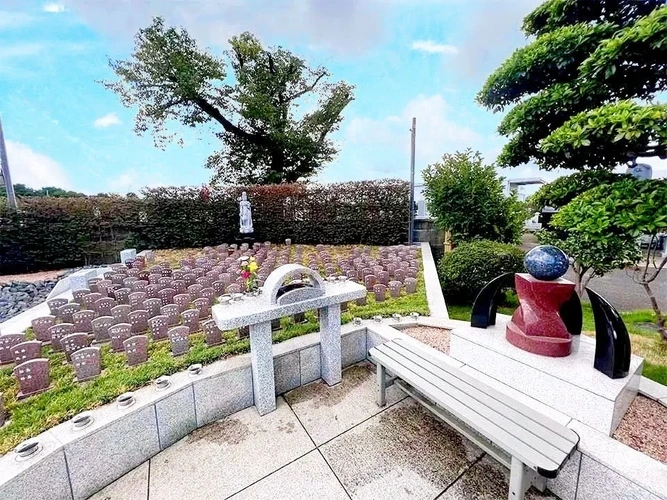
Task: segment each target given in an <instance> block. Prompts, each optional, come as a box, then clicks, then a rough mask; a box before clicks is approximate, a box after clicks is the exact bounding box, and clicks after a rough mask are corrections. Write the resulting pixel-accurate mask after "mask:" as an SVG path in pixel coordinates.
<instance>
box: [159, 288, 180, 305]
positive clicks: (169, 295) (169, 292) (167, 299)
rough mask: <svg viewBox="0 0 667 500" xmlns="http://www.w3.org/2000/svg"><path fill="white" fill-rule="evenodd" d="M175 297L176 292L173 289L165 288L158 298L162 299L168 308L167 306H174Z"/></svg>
mask: <svg viewBox="0 0 667 500" xmlns="http://www.w3.org/2000/svg"><path fill="white" fill-rule="evenodd" d="M175 295H176V290H174V289H173V288H163V289H162V290H160V291H159V292H158V296H159V297H160V300H161V301H162V305H163V306H166V305H167V304H173V302H174V296H175Z"/></svg>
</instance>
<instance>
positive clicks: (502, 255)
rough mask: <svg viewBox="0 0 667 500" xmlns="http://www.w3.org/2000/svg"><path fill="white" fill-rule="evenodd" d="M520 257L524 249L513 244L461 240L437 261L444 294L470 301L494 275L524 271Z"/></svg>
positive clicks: (454, 301) (449, 299) (465, 302)
mask: <svg viewBox="0 0 667 500" xmlns="http://www.w3.org/2000/svg"><path fill="white" fill-rule="evenodd" d="M523 257H524V252H523V251H522V250H521V249H520V248H518V247H515V246H514V245H508V244H504V243H497V242H494V241H485V240H482V241H474V242H470V243H462V244H461V245H459V246H458V247H456V248H455V249H454V251H452V252H450V253H447V254H445V255H444V257H443V258H442V260H441V261H440V265H439V267H440V269H439V271H440V280H441V282H442V291H443V293H444V295H445V298H446V299H447V300H448V301H450V302H452V303H454V304H471V303H472V302H473V301H474V300H475V297H477V294H478V293H479V291H480V290H481V289H482V288H483V287H484V285H486V284H487V283H488V282H489V281H491V280H492V279H493V278H495V277H497V276H499V275H501V274H503V273H510V272H511V273H519V272H523V271H524V265H523Z"/></svg>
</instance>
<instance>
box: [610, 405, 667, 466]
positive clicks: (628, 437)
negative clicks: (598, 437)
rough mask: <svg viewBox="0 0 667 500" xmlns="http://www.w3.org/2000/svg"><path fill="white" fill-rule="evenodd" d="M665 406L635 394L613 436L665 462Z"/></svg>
mask: <svg viewBox="0 0 667 500" xmlns="http://www.w3.org/2000/svg"><path fill="white" fill-rule="evenodd" d="M665 429H667V407H665V406H663V405H661V404H660V403H658V402H657V401H653V400H651V399H648V398H645V397H644V396H637V397H636V398H635V400H634V401H633V402H632V404H631V405H630V408H629V409H628V412H627V413H626V414H625V417H623V420H621V423H620V425H619V426H618V428H617V429H616V432H614V436H613V437H614V438H615V439H617V440H619V441H620V442H621V443H624V444H627V445H628V446H630V447H631V448H634V449H635V450H639V451H641V452H642V453H645V454H646V455H648V456H650V457H653V458H655V459H656V460H660V461H661V462H663V463H667V432H666V431H665Z"/></svg>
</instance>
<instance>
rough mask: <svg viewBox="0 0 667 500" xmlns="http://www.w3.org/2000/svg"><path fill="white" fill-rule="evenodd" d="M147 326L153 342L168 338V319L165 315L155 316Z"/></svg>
mask: <svg viewBox="0 0 667 500" xmlns="http://www.w3.org/2000/svg"><path fill="white" fill-rule="evenodd" d="M165 307H166V306H165ZM148 326H149V327H150V329H151V332H152V333H153V340H154V341H156V342H159V341H161V340H165V339H167V338H168V333H169V318H168V317H167V316H166V315H163V314H159V315H157V316H153V317H152V318H150V319H149V320H148Z"/></svg>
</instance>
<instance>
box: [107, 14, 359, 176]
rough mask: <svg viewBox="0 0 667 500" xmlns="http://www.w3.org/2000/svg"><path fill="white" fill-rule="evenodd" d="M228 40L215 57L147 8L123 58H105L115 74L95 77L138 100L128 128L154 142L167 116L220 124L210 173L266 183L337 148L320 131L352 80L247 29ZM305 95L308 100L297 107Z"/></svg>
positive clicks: (331, 127)
mask: <svg viewBox="0 0 667 500" xmlns="http://www.w3.org/2000/svg"><path fill="white" fill-rule="evenodd" d="M229 44H230V49H229V50H228V51H226V52H225V57H224V58H223V57H218V56H215V55H212V54H210V53H209V52H208V51H206V50H203V49H201V48H200V47H198V45H197V43H196V41H195V40H194V39H193V38H192V37H191V36H190V35H189V34H188V32H187V31H186V30H185V29H182V28H181V29H176V28H173V27H167V26H166V25H165V23H164V20H163V19H162V18H160V17H157V18H155V19H154V20H153V22H152V24H151V25H150V26H149V27H147V28H144V29H141V30H139V32H138V33H137V35H136V37H135V48H134V52H133V54H132V56H131V58H130V59H129V60H126V61H123V60H117V61H110V65H111V68H112V69H113V71H114V72H115V73H116V75H117V76H118V78H119V79H118V80H117V81H105V82H103V84H104V86H105V87H106V88H108V89H110V90H112V91H113V92H115V93H116V94H118V95H119V97H120V99H121V102H122V103H123V105H125V106H127V107H135V106H136V107H137V108H138V111H137V115H136V118H135V131H136V132H137V133H138V134H140V135H141V134H143V133H145V132H149V133H151V134H152V135H153V137H154V139H155V144H156V146H158V147H164V145H165V144H166V143H167V142H168V141H171V140H172V139H174V138H175V136H176V134H175V133H173V132H169V131H168V130H167V124H168V122H170V121H172V120H173V121H176V122H179V123H181V124H182V125H186V126H189V127H198V126H201V125H204V124H211V123H213V124H214V125H217V126H220V127H221V128H220V129H217V130H215V129H214V131H213V133H214V134H215V136H216V137H217V138H218V139H220V141H221V143H222V147H221V149H220V150H219V151H217V152H215V153H213V154H212V155H211V156H210V157H209V158H208V161H207V164H206V166H207V167H209V168H211V169H213V170H214V176H213V179H214V180H219V181H222V182H231V183H243V184H268V183H280V182H294V181H296V180H299V179H302V178H308V177H310V176H312V175H314V174H315V173H317V172H318V171H319V170H320V169H321V168H322V167H323V166H324V165H325V164H326V163H327V162H329V161H331V160H332V159H333V158H334V157H335V155H336V153H337V150H336V147H335V146H334V144H333V142H332V141H331V139H330V138H329V135H330V134H331V132H333V131H335V130H337V128H338V127H339V124H340V122H341V121H342V119H343V116H342V112H343V110H344V109H345V107H346V106H347V105H348V104H349V103H350V102H351V101H352V100H353V99H354V97H353V90H354V87H353V86H351V85H349V84H347V83H345V82H343V81H339V82H332V81H330V76H331V75H330V73H329V71H328V70H327V69H326V68H323V67H316V68H313V67H310V66H309V65H308V63H307V62H306V61H305V60H303V59H301V58H300V57H298V56H296V55H294V54H292V53H291V52H289V51H287V50H285V49H283V48H281V47H276V48H265V47H263V46H262V44H261V43H260V42H259V40H258V39H257V38H256V37H255V36H253V35H252V34H250V33H247V32H246V33H243V34H241V35H239V36H235V37H233V38H232V39H231V40H230V41H229ZM230 69H231V73H232V74H231V75H228V70H230ZM308 99H310V100H311V101H308ZM312 101H316V102H312ZM309 104H310V105H313V104H314V109H312V110H305V111H303V108H304V107H307V106H308V105H309ZM299 107H301V108H302V112H301V113H299V112H298V111H299Z"/></svg>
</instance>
